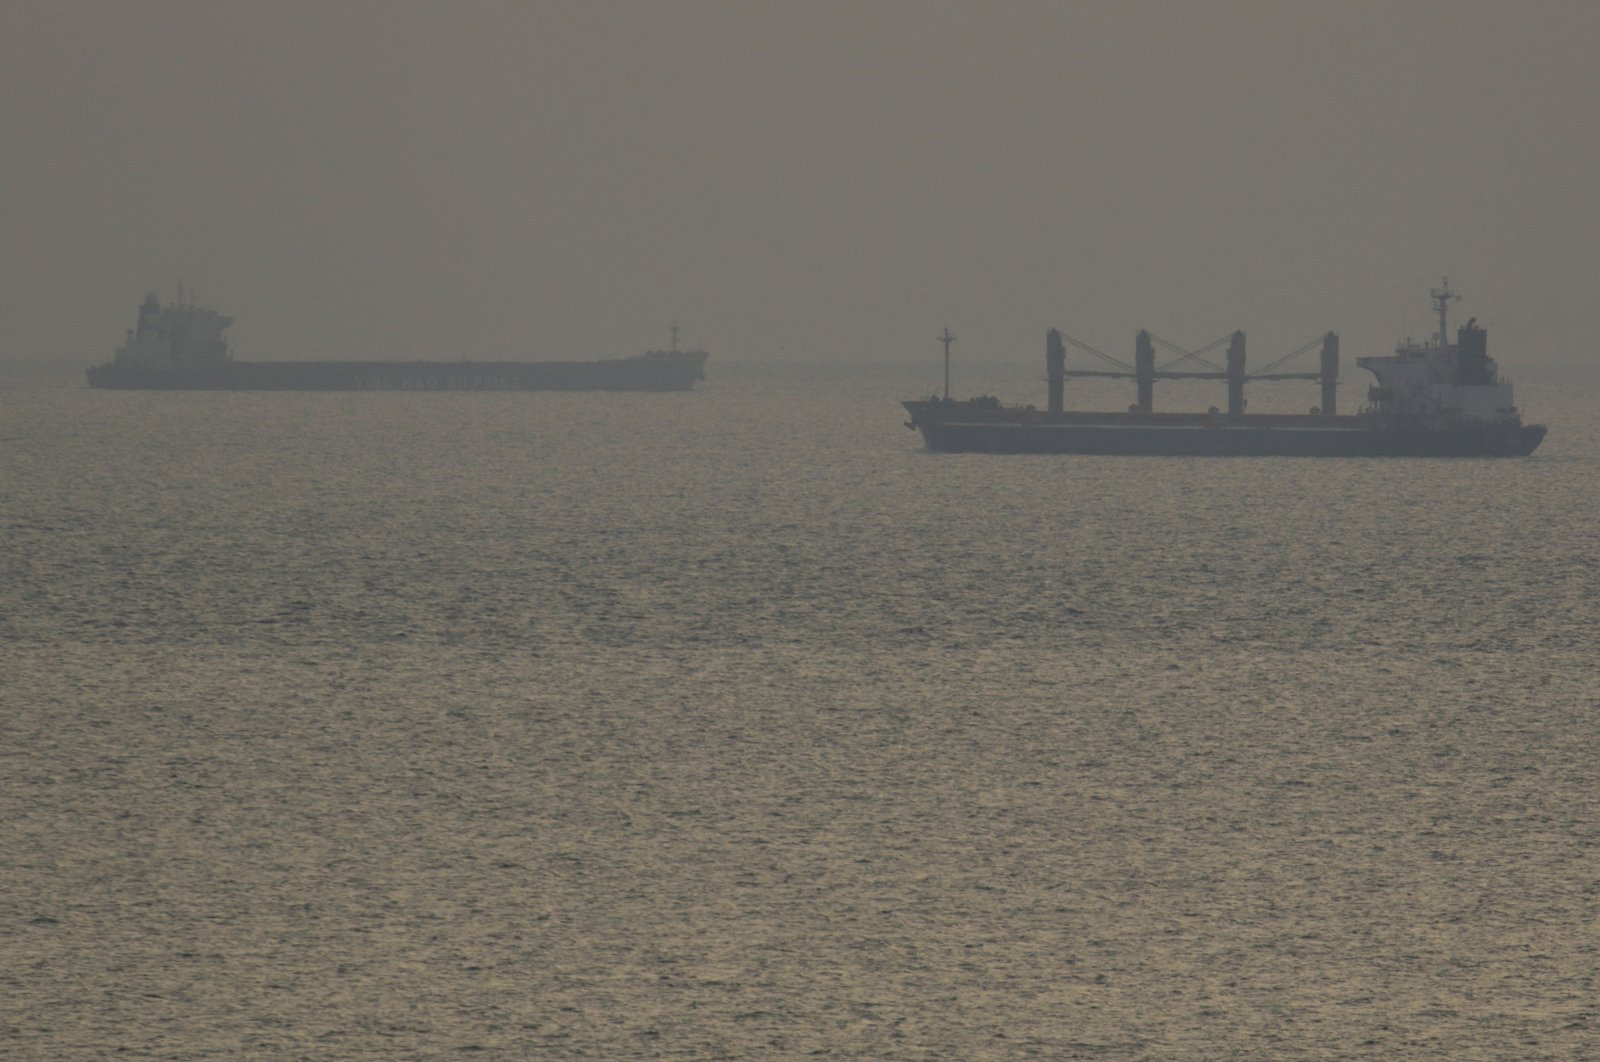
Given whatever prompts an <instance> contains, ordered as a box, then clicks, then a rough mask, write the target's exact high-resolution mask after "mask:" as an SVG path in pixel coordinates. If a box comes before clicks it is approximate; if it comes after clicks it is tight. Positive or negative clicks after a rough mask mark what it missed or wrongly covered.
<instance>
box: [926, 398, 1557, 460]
mask: <svg viewBox="0 0 1600 1062" xmlns="http://www.w3.org/2000/svg"><path fill="white" fill-rule="evenodd" d="M905 407H906V409H907V410H908V411H909V412H910V413H911V417H912V419H911V421H910V422H909V423H910V426H911V427H914V428H917V429H918V430H920V431H921V433H922V438H923V441H924V442H925V443H926V445H927V447H928V449H929V450H934V451H938V452H944V453H996V454H1102V455H1118V456H1149V457H1155V456H1163V457H1524V456H1527V455H1528V454H1531V453H1533V451H1534V450H1535V449H1536V448H1537V447H1538V445H1539V443H1540V442H1542V441H1543V439H1544V435H1545V429H1544V427H1543V426H1541V425H1537V424H1533V425H1521V424H1485V423H1434V422H1426V421H1421V422H1419V421H1416V420H1412V419H1410V418H1404V417H1373V416H1335V417H1320V416H1295V415H1282V416H1279V415H1273V414H1245V415H1239V416H1220V415H1200V414H1176V413H1173V414H1142V415H1141V414H1134V413H1126V414H1119V413H1103V414H1096V413H1058V414H1048V413H1039V412H1037V411H1035V410H1015V409H1012V410H1008V409H983V410H971V411H962V410H960V409H959V408H958V407H959V404H948V405H947V404H944V403H939V402H907V403H905Z"/></svg>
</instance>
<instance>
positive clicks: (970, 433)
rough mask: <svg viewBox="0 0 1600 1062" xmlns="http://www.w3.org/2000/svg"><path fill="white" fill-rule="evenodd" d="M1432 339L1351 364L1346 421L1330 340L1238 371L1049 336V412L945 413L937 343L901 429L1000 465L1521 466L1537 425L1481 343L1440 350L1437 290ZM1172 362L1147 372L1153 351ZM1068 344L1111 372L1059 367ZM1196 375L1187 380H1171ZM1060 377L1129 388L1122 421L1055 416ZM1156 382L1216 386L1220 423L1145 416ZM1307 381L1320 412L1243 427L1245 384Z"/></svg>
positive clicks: (1441, 292)
mask: <svg viewBox="0 0 1600 1062" xmlns="http://www.w3.org/2000/svg"><path fill="white" fill-rule="evenodd" d="M1432 296H1433V303H1434V310H1435V312H1436V313H1437V314H1438V319H1439V331H1438V333H1437V335H1436V336H1435V337H1434V339H1433V341H1431V342H1426V343H1413V342H1410V341H1409V340H1408V341H1406V342H1404V343H1401V344H1400V345H1399V346H1398V347H1397V348H1396V349H1395V352H1394V354H1393V355H1389V356H1383V357H1362V358H1357V359H1356V364H1357V365H1359V366H1360V367H1361V368H1363V369H1366V370H1367V371H1368V372H1370V373H1372V374H1373V375H1374V376H1375V377H1377V383H1376V384H1375V385H1374V386H1373V387H1371V388H1370V389H1369V390H1368V392H1367V402H1366V404H1365V405H1364V406H1363V407H1362V409H1361V411H1360V412H1359V413H1356V414H1354V415H1350V414H1340V413H1339V412H1338V383H1339V337H1338V336H1337V335H1336V334H1334V333H1332V332H1329V333H1327V334H1326V335H1323V336H1320V337H1318V338H1317V339H1315V340H1312V341H1311V343H1308V344H1306V345H1305V346H1303V347H1301V348H1300V349H1298V350H1296V351H1293V352H1291V353H1289V354H1287V355H1285V356H1284V357H1282V358H1279V359H1277V360H1276V361H1274V362H1272V363H1270V364H1268V365H1267V366H1265V367H1264V368H1263V369H1261V370H1259V371H1257V372H1255V373H1247V372H1246V371H1245V337H1244V333H1243V332H1234V333H1232V334H1231V335H1230V336H1225V337H1223V339H1221V340H1218V341H1217V342H1216V343H1213V344H1211V345H1210V346H1209V347H1203V348H1201V349H1200V350H1197V351H1184V350H1181V349H1180V348H1177V347H1173V346H1172V345H1171V344H1167V343H1165V341H1158V340H1157V339H1156V338H1155V337H1154V336H1152V335H1151V334H1150V333H1149V332H1147V331H1141V332H1139V333H1138V336H1137V339H1136V342H1135V348H1134V349H1135V354H1134V364H1133V365H1131V366H1129V365H1127V364H1125V363H1123V362H1121V361H1119V360H1118V359H1116V358H1113V357H1111V356H1110V355H1106V354H1103V353H1101V352H1100V351H1097V350H1094V349H1093V348H1092V347H1089V346H1088V345H1087V344H1084V343H1080V342H1079V341H1077V340H1074V339H1071V338H1070V337H1068V336H1065V335H1063V334H1062V333H1061V332H1060V331H1059V330H1056V329H1051V331H1050V332H1049V333H1048V335H1047V337H1046V345H1045V368H1046V379H1047V381H1048V387H1049V392H1048V405H1047V407H1046V408H1045V409H1044V410H1038V409H1035V408H1034V407H1033V406H1006V405H1002V404H1001V403H1000V401H999V400H998V399H995V398H991V397H983V398H975V399H969V400H967V401H952V400H951V398H950V344H951V343H952V342H954V341H955V337H954V336H952V335H951V334H950V330H949V329H945V332H944V335H943V336H941V337H940V340H941V342H943V343H944V349H945V384H944V395H943V397H940V396H935V397H932V398H928V399H925V400H922V401H914V402H905V403H903V405H904V406H905V408H906V411H907V412H909V413H910V414H911V419H910V420H909V421H907V422H906V426H907V427H909V428H913V429H916V430H918V431H920V432H921V433H922V438H923V441H924V442H925V444H926V445H927V447H928V449H930V450H937V451H953V452H966V453H1013V454H1027V453H1031V454H1045V453H1048V454H1144V455H1166V456H1191V455H1193V456H1304V457H1523V456H1526V455H1528V454H1531V453H1533V451H1534V450H1535V449H1536V448H1537V447H1538V445H1539V443H1540V442H1541V441H1543V439H1544V436H1545V428H1544V426H1543V425H1541V424H1524V423H1523V422H1522V416H1521V414H1520V413H1519V411H1518V410H1517V407H1516V406H1515V405H1514V404H1513V402H1512V398H1511V383H1510V381H1508V380H1505V379H1502V378H1501V377H1500V375H1499V371H1498V369H1497V367H1496V365H1495V362H1494V359H1493V358H1491V357H1489V348H1488V334H1487V332H1486V331H1485V330H1484V329H1482V328H1479V327H1478V326H1477V319H1476V318H1472V319H1470V320H1468V321H1467V323H1466V324H1465V325H1463V326H1462V327H1461V328H1460V329H1459V330H1458V331H1457V333H1456V342H1455V343H1450V342H1448V340H1447V338H1446V337H1447V336H1448V335H1449V331H1448V323H1449V322H1448V315H1449V306H1450V303H1451V302H1452V301H1454V300H1456V299H1458V298H1459V297H1460V296H1458V295H1456V294H1454V293H1453V292H1452V291H1451V290H1450V281H1449V278H1448V277H1447V278H1445V282H1444V284H1443V286H1442V287H1440V288H1436V289H1434V290H1433V292H1432ZM1157 342H1161V343H1162V345H1163V346H1165V347H1168V348H1170V349H1171V350H1173V351H1174V352H1175V353H1177V354H1179V355H1181V356H1180V357H1178V359H1177V360H1176V361H1174V362H1172V363H1170V364H1169V365H1168V366H1166V367H1165V368H1163V369H1157V368H1156V364H1155V362H1156V344H1157ZM1224 342H1226V343H1227V344H1228V350H1227V356H1226V358H1227V360H1226V362H1225V363H1224V364H1223V365H1221V366H1219V365H1216V364H1214V363H1212V362H1210V361H1208V360H1206V357H1205V355H1206V354H1207V353H1208V352H1209V351H1210V350H1213V349H1215V348H1217V347H1220V346H1221V345H1222V344H1223V343H1224ZM1068 343H1071V344H1072V345H1073V346H1075V347H1078V348H1080V349H1082V350H1084V351H1088V352H1089V353H1092V354H1094V355H1096V356H1097V357H1099V358H1102V359H1104V360H1105V361H1107V362H1110V363H1112V364H1113V365H1114V366H1115V368H1114V369H1111V370H1105V369H1089V370H1082V369H1075V370H1069V369H1067V367H1066V348H1067V345H1068ZM1318 345H1320V346H1321V364H1320V366H1319V368H1318V371H1316V372H1274V371H1272V370H1274V369H1276V368H1277V367H1278V366H1279V365H1281V364H1282V363H1283V362H1286V361H1288V360H1290V359H1291V358H1294V357H1296V356H1298V355H1300V354H1304V353H1307V352H1308V351H1310V350H1311V349H1312V348H1314V347H1316V346H1318ZM1191 362H1192V363H1197V364H1198V365H1200V366H1202V368H1199V369H1187V368H1186V369H1181V370H1180V369H1177V368H1176V367H1177V366H1178V365H1182V364H1186V363H1191ZM1071 377H1114V378H1128V379H1133V380H1135V381H1136V383H1137V394H1138V400H1137V402H1135V403H1134V404H1133V405H1132V406H1130V407H1129V409H1128V411H1127V412H1125V413H1116V412H1107V413H1087V412H1084V413H1079V412H1068V411H1067V410H1066V409H1065V403H1064V392H1065V386H1064V384H1065V381H1066V380H1067V379H1069V378H1071ZM1158 379H1205V380H1225V381H1227V384H1228V409H1227V411H1226V412H1222V411H1220V410H1218V409H1217V408H1215V407H1212V409H1211V410H1210V411H1209V412H1206V413H1158V412H1156V411H1155V408H1154V392H1155V381H1156V380H1158ZM1289 379H1315V380H1320V381H1321V384H1322V404H1321V405H1320V406H1317V407H1313V408H1312V409H1311V411H1310V412H1309V413H1306V414H1273V413H1246V412H1245V411H1244V410H1245V398H1244V391H1245V384H1246V382H1248V381H1252V380H1289Z"/></svg>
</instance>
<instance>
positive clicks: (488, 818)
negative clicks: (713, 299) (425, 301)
mask: <svg viewBox="0 0 1600 1062" xmlns="http://www.w3.org/2000/svg"><path fill="white" fill-rule="evenodd" d="M711 372H712V378H711V380H709V381H708V383H707V385H706V387H705V388H704V390H702V391H699V392H696V393H692V394H685V395H587V396H582V395H548V394H536V395H526V394H524V395H497V394H470V395H467V394H442V395H403V394H374V395H270V394H269V395H181V394H176V395H174V394H136V393H128V394H115V393H100V392H90V391H85V390H10V391H0V414H3V420H0V536H3V538H0V542H3V546H4V549H3V552H0V700H3V702H4V704H3V712H0V756H3V759H0V915H3V917H0V959H3V961H0V1055H4V1056H5V1057H7V1058H23V1059H55V1058H87V1057H102V1056H103V1057H112V1056H115V1057H119V1058H120V1057H126V1058H176V1059H198V1058H237V1057H254V1058H386V1059H387V1058H433V1057H453V1056H455V1055H457V1054H459V1053H471V1052H477V1053H478V1054H479V1056H480V1057H539V1058H594V1059H622V1058H684V1059H689V1058H693V1059H699V1058H729V1059H736V1058H749V1057H835V1058H899V1059H931V1058H958V1057H964V1058H996V1059H999V1058H1106V1059H1144V1058H1220V1057H1260V1058H1289V1057H1329V1056H1334V1057H1371V1058H1451V1059H1473V1058H1483V1059H1490V1058H1495V1059H1500V1058H1518V1059H1541V1058H1549V1059H1571V1058H1580V1057H1595V1056H1597V1055H1600V1008H1597V1005H1596V999H1597V991H1600V985H1597V972H1596V971H1597V970H1600V932H1597V930H1596V928H1595V926H1596V924H1597V922H1600V910H1597V907H1600V767H1597V766H1596V757H1595V749H1596V744H1597V741H1596V739H1597V736H1600V724H1597V710H1600V680H1597V677H1596V670H1595V667H1596V665H1595V660H1596V652H1595V643H1596V637H1597V633H1600V624H1597V620H1600V457H1597V453H1600V438H1597V432H1596V429H1594V428H1593V427H1592V426H1591V425H1590V423H1589V418H1588V414H1587V411H1588V409H1589V408H1591V406H1592V405H1593V403H1592V402H1591V401H1590V400H1589V396H1591V395H1594V394H1596V391H1597V390H1600V389H1597V388H1595V387H1594V386H1593V381H1590V383H1589V385H1588V390H1587V391H1585V392H1583V393H1574V392H1573V390H1572V389H1571V388H1570V387H1568V386H1565V385H1563V384H1562V383H1561V382H1560V381H1558V380H1555V379H1554V378H1551V379H1549V380H1547V381H1544V382H1543V383H1542V384H1541V381H1538V380H1531V381H1525V380H1521V379H1519V385H1521V388H1522V389H1521V392H1520V394H1519V397H1520V398H1521V399H1522V402H1523V404H1524V405H1525V406H1527V407H1529V408H1530V409H1533V410H1534V411H1535V412H1537V413H1539V414H1541V417H1540V419H1543V420H1544V421H1545V422H1546V423H1548V424H1549V425H1550V427H1551V435H1550V438H1549V440H1548V441H1547V442H1546V444H1545V446H1544V448H1543V449H1541V450H1540V452H1539V453H1538V454H1537V455H1535V456H1534V457H1533V458H1530V459H1527V460H1515V461H1413V460H1388V461H1382V460H1378V461H1363V460H1349V461H1337V460H1335V461H1317V460H1294V459H1210V460H1207V459H1160V458H1155V459H1142V458H1073V457H1064V458H1063V457H1044V458H1032V457H1012V458H1006V457H983V456H971V457H968V456H951V455H931V454H928V453H925V452H924V451H923V450H922V449H921V447H920V445H919V443H918V441H917V439H916V437H915V436H914V435H912V434H911V433H910V432H907V431H906V430H905V429H904V428H903V427H902V426H901V424H900V421H901V416H900V415H899V410H898V409H897V407H896V405H895V402H896V401H897V400H898V399H899V398H903V397H910V396H911V395H912V394H915V393H917V392H918V391H919V390H920V389H921V387H922V386H923V385H925V381H924V379H923V377H924V376H925V375H926V373H921V374H918V373H912V374H910V376H909V377H908V376H907V374H905V373H897V372H895V371H892V370H887V369H884V370H872V371H867V370H845V369H841V368H838V367H834V368H829V369H818V370H815V371H814V372H812V373H809V374H808V373H806V372H802V371H800V370H797V369H770V368H769V369H759V370H758V369H755V368H751V367H743V368H741V367H739V366H725V367H720V371H719V366H718V365H717V364H716V363H715V362H713V364H712V366H711ZM1019 379H1020V383H1018V387H1017V389H1015V390H1014V391H1013V392H1011V394H1012V395H1013V396H1021V395H1025V394H1026V393H1027V390H1026V389H1027V388H1031V387H1034V386H1036V385H1035V384H1033V383H1031V382H1029V381H1028V380H1027V379H1026V378H1019ZM908 381H909V382H908Z"/></svg>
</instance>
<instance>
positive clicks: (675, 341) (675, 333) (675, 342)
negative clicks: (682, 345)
mask: <svg viewBox="0 0 1600 1062" xmlns="http://www.w3.org/2000/svg"><path fill="white" fill-rule="evenodd" d="M672 352H673V353H674V354H676V353H677V352H678V319H677V318H676V317H674V318H673V319H672Z"/></svg>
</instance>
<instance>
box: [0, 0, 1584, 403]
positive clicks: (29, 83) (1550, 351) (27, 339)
mask: <svg viewBox="0 0 1600 1062" xmlns="http://www.w3.org/2000/svg"><path fill="white" fill-rule="evenodd" d="M5 24H6V29H5V33H4V34H3V36H0V64H3V68H4V70H5V71H6V85H7V89H6V91H5V92H4V93H0V136H3V143H4V148H3V151H0V176H3V183H0V189H3V194H4V202H5V205H6V210H5V212H4V222H3V225H4V228H3V239H4V248H5V253H4V257H3V270H4V276H3V278H0V280H3V288H0V353H3V355H4V356H7V357H11V358H17V359H24V358H25V359H30V360H32V359H37V358H40V357H50V358H55V359H60V360H62V361H64V362H69V363H82V364H85V365H87V364H90V363H93V362H98V361H101V360H104V359H105V357H107V356H108V355H109V354H110V352H111V350H112V348H113V347H114V346H115V345H116V343H117V342H118V341H119V340H120V338H121V336H122V333H123V330H124V329H125V328H127V327H128V326H129V325H130V324H131V323H132V318H133V313H134V307H135V305H136V304H137V302H138V301H139V299H140V297H141V296H142V295H143V294H144V292H145V291H146V290H149V289H156V290H158V291H160V292H161V293H163V294H170V293H171V292H172V291H173V290H174V288H175V287H176V285H177V283H178V282H179V281H180V280H182V281H183V282H185V283H186V284H187V285H189V286H191V287H193V288H195V289H197V290H198V291H199V292H200V294H201V296H202V297H203V299H204V301H206V302H208V303H210V304H212V305H213V306H214V307H215V308H217V309H219V310H221V311H223V312H225V313H230V314H232V315H234V316H236V317H237V318H238V324H236V325H235V326H234V328H233V330H232V332H231V333H230V334H231V336H232V339H233V342H234V347H235V350H236V353H237V354H238V355H239V356H240V357H246V358H299V357H405V358H421V357H449V358H455V357H461V356H472V357H486V358H489V357H499V358H504V357H562V356H581V357H591V356H603V355H615V354H626V353H633V352H636V351H639V350H642V349H645V348H646V347H651V346H658V345H661V344H662V343H663V342H664V341H665V331H666V325H667V323H668V322H669V321H670V320H671V319H672V318H673V317H677V318H678V319H679V321H680V322H681V323H682V324H683V326H684V330H685V337H686V339H688V340H690V341H692V342H693V343H694V344H695V345H700V346H704V347H705V348H707V349H709V350H710V351H711V352H712V353H713V355H714V356H715V357H719V358H728V359H741V360H743V359H770V358H786V359H800V358H826V359H862V360H867V359H871V360H897V361H906V360H910V359H916V358H923V357H926V358H928V359H935V358H936V357H937V353H938V347H937V345H936V344H934V343H933V341H932V339H933V336H934V335H936V334H937V333H938V331H939V329H940V328H941V327H942V326H943V325H944V324H945V323H946V322H948V323H949V325H950V327H951V328H952V329H953V330H955V331H956V332H957V333H958V334H959V335H960V336H961V337H962V340H963V342H962V346H961V348H959V349H960V351H961V353H962V354H963V355H964V356H966V357H969V358H981V359H1017V358H1027V359H1036V358H1041V357H1042V339H1041V336H1042V333H1043V332H1044V330H1045V329H1046V328H1047V327H1049V326H1051V325H1057V326H1060V327H1062V328H1064V329H1065V330H1066V331H1068V332H1069V333H1072V334H1074V335H1077V336H1079V337H1081V338H1083V339H1085V340H1087V341H1089V342H1091V343H1093V344H1095V345H1097V346H1101V347H1103V348H1112V347H1115V348H1116V349H1117V351H1118V352H1119V353H1125V352H1126V350H1127V349H1131V343H1132V340H1131V333H1132V332H1133V330H1134V329H1135V328H1137V327H1140V326H1145V327H1149V328H1151V329H1153V330H1154V331H1156V332H1157V333H1159V334H1161V335H1163V336H1165V337H1167V338H1169V339H1171V340H1173V341H1175V342H1179V343H1188V344H1189V345H1192V346H1198V345H1199V344H1201V343H1203V342H1206V341H1209V340H1211V339H1213V338H1215V337H1217V336H1218V335H1221V334H1223V333H1224V332H1226V331H1228V330H1230V329H1233V328H1236V327H1237V328H1244V329H1246V330H1247V331H1248V332H1249V333H1250V335H1251V357H1252V362H1253V363H1254V364H1258V365H1259V364H1261V363H1262V362H1263V361H1265V360H1269V359H1270V358H1271V357H1274V356H1276V355H1277V354H1280V353H1284V352H1287V351H1288V350H1289V349H1292V348H1293V347H1296V346H1298V345H1299V344H1300V343H1301V342H1302V341H1304V340H1307V339H1310V338H1311V337H1312V336H1314V335H1316V334H1317V333H1319V332H1321V331H1323V330H1324V329H1327V328H1334V329H1337V330H1338V331H1340V332H1341V333H1342V334H1343V336H1344V337H1345V351H1346V355H1347V357H1348V356H1354V355H1356V354H1361V353H1368V352H1382V350H1383V349H1386V348H1388V347H1389V346H1391V345H1392V344H1393V343H1394V341H1395V340H1396V339H1397V338H1398V337H1399V333H1400V331H1401V329H1402V328H1409V330H1410V331H1411V332H1412V333H1414V334H1417V335H1419V336H1420V335H1425V334H1426V333H1427V331H1428V327H1427V288H1428V287H1429V286H1430V285H1432V284H1436V283H1437V282H1438V280H1439V277H1440V275H1441V274H1444V273H1449V274H1450V276H1451V277H1452V279H1453V280H1454V282H1455V283H1456V285H1457V287H1458V288H1459V289H1460V290H1462V291H1463V292H1464V293H1465V294H1466V295H1467V297H1468V301H1467V302H1465V303H1463V304H1462V306H1461V309H1462V312H1463V313H1464V314H1476V315H1477V316H1479V317H1480V319H1481V320H1482V321H1483V322H1484V323H1485V324H1487V325H1488V326H1489V327H1490V329H1491V344H1492V345H1493V349H1494V350H1495V352H1496V353H1497V354H1500V355H1501V356H1502V358H1503V361H1504V362H1505V364H1506V365H1507V367H1508V368H1509V367H1510V366H1512V365H1513V364H1522V363H1540V364H1551V363H1554V362H1557V361H1561V360H1567V359H1572V360H1582V361H1588V360H1590V359H1594V358H1595V357H1596V356H1597V355H1596V353H1595V350H1596V347H1597V345H1600V344H1597V343H1596V342H1595V340H1594V338H1593V333H1595V332H1596V331H1600V321H1597V320H1596V318H1597V313H1596V305H1595V301H1596V300H1595V297H1594V291H1595V288H1596V281H1597V279H1600V205H1597V202H1596V197H1597V194H1600V135H1597V129H1600V5H1595V4H1592V3H1578V2H1574V3H1566V2H1559V0H1533V2H1521V3H1510V2H1485V0H1454V2H1449V3H1444V2H1438V3H1435V2H1412V3H1407V2H1403V0H1401V2H1397V0H1382V2H1367V0H1338V2H1326V3H1291V2H1259V3H1245V2H1226V3H1204V2H1182V3H1142V2H1127V0H1122V2H1104V3H1099V2H1097V3H1021V2H1016V3H1005V2H989V3H983V4H978V3H908V2H883V0H880V2H872V0H852V2H848V3H825V2H818V0H806V2H796V3H781V4H780V3H759V2H739V3H702V2H695V3H680V2H653V3H623V2H616V0H589V2H582V3H549V2H512V0H462V2H456V3H445V4H441V3H437V2H431V0H430V2H427V3H421V2H406V0H360V2H356V0H321V2H317V3H303V2H284V0H273V2H270V3H232V2H228V0H208V2H205V3H190V2H165V3H163V2H156V0H145V2H138V3H135V2H130V0H118V2H107V3H86V2H79V0H55V2H49V3H41V2H35V0H21V2H17V0H13V2H12V3H11V4H8V5H7V15H6V18H5ZM918 382H919V383H920V382H921V381H920V378H919V381H918Z"/></svg>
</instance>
